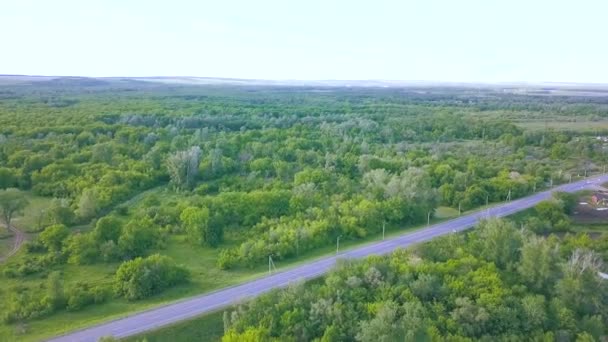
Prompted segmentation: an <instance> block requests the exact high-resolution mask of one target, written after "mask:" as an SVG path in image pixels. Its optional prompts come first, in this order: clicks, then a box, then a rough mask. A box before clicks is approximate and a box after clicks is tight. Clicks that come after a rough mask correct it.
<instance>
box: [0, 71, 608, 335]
mask: <svg viewBox="0 0 608 342" xmlns="http://www.w3.org/2000/svg"><path fill="white" fill-rule="evenodd" d="M607 122H608V100H606V97H601V96H596V97H583V96H567V95H564V96H553V95H543V94H537V95H520V94H517V93H515V92H511V91H504V90H503V89H494V88H454V87H445V88H441V87H437V88H357V87H352V88H350V87H344V88H339V87H272V86H240V87H237V86H212V85H207V86H192V85H179V84H160V83H152V82H144V81H134V80H128V79H112V80H101V79H83V78H60V79H55V80H49V81H47V80H43V81H37V82H32V83H14V84H6V83H2V82H0V213H1V214H2V215H1V220H2V221H3V223H4V225H2V228H0V322H1V323H0V340H1V341H4V340H6V341H14V340H23V341H37V340H41V339H44V338H49V337H52V336H55V335H58V334H62V333H65V332H68V331H72V330H75V329H78V328H82V327H86V326H89V325H91V324H95V323H99V322H102V321H106V320H108V319H112V318H117V317H121V316H124V315H125V314H128V313H133V312H136V311H140V310H143V309H146V308H150V307H153V306H157V305H159V304H164V303H168V302H172V301H175V300H178V299H182V298H185V297H188V296H192V295H196V294H201V293H204V292H208V291H211V290H215V289H219V288H222V287H225V286H230V285H235V284H238V283H241V282H243V281H245V280H250V279H253V278H256V277H259V276H261V275H263V274H265V272H266V271H267V264H268V258H269V256H270V257H272V260H273V261H274V262H275V263H276V266H277V267H278V268H279V269H280V268H282V267H289V266H290V265H294V264H296V263H298V262H303V261H305V260H310V259H313V258H316V257H319V256H322V255H326V254H329V253H332V252H334V251H335V247H336V241H337V239H340V243H341V244H342V245H343V248H350V247H353V246H355V245H357V244H360V243H364V242H369V241H373V240H377V239H379V238H380V237H381V235H382V234H383V231H384V230H386V233H387V234H389V235H391V236H392V235H395V234H400V233H403V232H406V231H408V230H413V229H417V228H420V227H423V226H425V225H427V224H428V223H430V222H439V221H441V220H445V219H449V218H451V217H455V216H458V214H459V213H464V212H468V211H472V210H477V209H479V208H482V207H484V206H486V205H492V204H495V203H500V202H504V201H505V200H506V199H507V198H509V199H514V198H520V197H523V196H526V195H529V194H532V193H534V192H537V191H541V190H545V189H549V188H551V187H552V186H554V185H557V184H561V183H567V182H570V181H574V180H580V179H582V178H584V177H586V176H589V175H592V174H599V173H603V172H605V171H606V169H605V168H606V165H607V164H608V153H607V149H608V139H606V140H604V139H603V137H608V125H606V123H607ZM577 202H578V198H573V197H572V196H569V195H565V194H560V195H558V196H556V198H555V199H553V200H551V201H548V202H546V203H542V204H541V205H539V206H537V207H536V208H535V209H534V210H532V211H530V212H529V213H527V214H526V215H523V216H521V217H517V218H514V219H513V220H504V221H503V220H490V221H487V222H483V223H482V224H480V225H479V227H477V229H475V230H474V231H472V232H471V233H469V234H454V235H451V236H449V237H445V238H441V239H438V240H436V241H433V242H431V243H428V244H424V245H421V246H419V247H417V248H415V249H411V250H403V251H399V252H397V253H394V254H392V255H389V256H385V257H375V258H369V259H366V260H364V261H355V262H344V263H343V264H341V265H340V266H339V267H338V268H337V269H336V270H334V271H333V272H332V273H331V274H329V275H327V276H326V277H324V278H321V279H318V280H316V281H313V282H310V283H307V284H300V285H297V286H293V287H290V288H289V289H287V290H284V291H275V292H272V293H271V294H268V295H265V296H262V297H260V298H259V299H256V300H254V301H252V302H251V303H246V304H243V305H242V306H239V307H237V308H233V309H230V310H228V311H226V313H225V314H224V316H223V317H222V321H223V327H224V329H223V330H222V331H223V333H224V336H223V337H222V339H223V340H224V341H265V340H276V341H290V340H293V341H311V340H318V341H344V340H347V341H348V340H353V341H354V340H357V341H371V340H379V341H393V340H434V341H435V340H436V341H439V340H454V341H465V340H477V339H482V340H487V341H494V340H522V339H524V340H525V339H536V340H543V341H544V340H547V341H549V340H560V341H569V340H573V341H574V340H580V341H593V340H597V341H601V340H602V339H603V338H606V336H607V332H608V330H607V329H608V326H607V325H606V320H607V319H608V312H607V309H608V306H607V304H608V303H607V301H608V296H607V294H608V292H606V286H607V285H606V284H608V283H606V282H602V280H601V279H600V278H599V277H598V276H597V272H598V271H599V270H601V269H602V263H603V262H605V261H606V260H607V258H608V255H607V254H606V253H608V238H607V235H606V234H605V233H604V232H603V231H601V230H600V231H599V232H594V233H593V234H591V233H589V232H587V231H586V230H585V229H582V228H581V229H578V228H576V227H578V226H577V225H576V224H575V223H573V222H574V221H573V220H572V218H571V215H572V214H573V210H574V209H573V205H574V204H575V203H577ZM5 227H6V228H5ZM11 228H12V229H11ZM567 232H569V233H567ZM18 237H23V244H21V245H19V246H17V247H19V248H17V249H15V251H13V252H14V253H11V252H9V251H10V250H11V247H10V246H11V244H12V243H13V242H15V241H18V240H19V239H18ZM604 270H605V271H606V269H604ZM220 324H222V323H220Z"/></svg>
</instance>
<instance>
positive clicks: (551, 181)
mask: <svg viewBox="0 0 608 342" xmlns="http://www.w3.org/2000/svg"><path fill="white" fill-rule="evenodd" d="M549 187H550V188H552V187H553V177H551V180H550V185H549Z"/></svg>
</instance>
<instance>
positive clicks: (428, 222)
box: [426, 211, 431, 226]
mask: <svg viewBox="0 0 608 342" xmlns="http://www.w3.org/2000/svg"><path fill="white" fill-rule="evenodd" d="M426 225H427V226H430V225H431V212H430V211H429V212H428V214H427V215H426Z"/></svg>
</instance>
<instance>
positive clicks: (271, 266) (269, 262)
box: [268, 255, 277, 274]
mask: <svg viewBox="0 0 608 342" xmlns="http://www.w3.org/2000/svg"><path fill="white" fill-rule="evenodd" d="M273 268H274V270H275V271H276V270H277V267H276V266H275V265H274V261H272V255H269V256H268V274H272V269H273Z"/></svg>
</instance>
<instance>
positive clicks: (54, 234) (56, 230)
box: [38, 224, 70, 252]
mask: <svg viewBox="0 0 608 342" xmlns="http://www.w3.org/2000/svg"><path fill="white" fill-rule="evenodd" d="M69 235H70V230H69V229H68V228H67V227H66V226H64V225H62V224H55V225H52V226H48V227H46V228H45V229H44V230H43V231H42V233H40V236H39V237H38V238H39V239H40V242H41V243H42V244H43V245H44V247H46V249H48V250H49V251H51V252H58V251H60V250H61V248H62V247H63V245H64V243H65V242H66V241H65V240H66V239H67V237H68V236H69Z"/></svg>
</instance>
